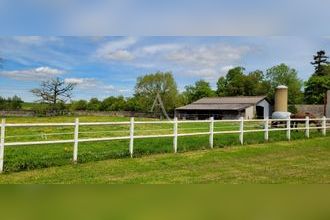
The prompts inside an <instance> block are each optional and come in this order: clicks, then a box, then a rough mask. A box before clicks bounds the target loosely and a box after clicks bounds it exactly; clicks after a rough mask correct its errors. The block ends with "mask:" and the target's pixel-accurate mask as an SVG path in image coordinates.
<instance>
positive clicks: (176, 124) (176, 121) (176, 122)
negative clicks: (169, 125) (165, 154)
mask: <svg viewBox="0 0 330 220" xmlns="http://www.w3.org/2000/svg"><path fill="white" fill-rule="evenodd" d="M173 131H174V138H173V150H174V153H176V152H177V150H178V118H177V117H174V127H173Z"/></svg>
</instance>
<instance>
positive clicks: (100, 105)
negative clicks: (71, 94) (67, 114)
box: [68, 96, 142, 111]
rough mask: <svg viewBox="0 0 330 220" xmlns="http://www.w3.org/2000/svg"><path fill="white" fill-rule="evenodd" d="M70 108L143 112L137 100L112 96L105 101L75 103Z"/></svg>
mask: <svg viewBox="0 0 330 220" xmlns="http://www.w3.org/2000/svg"><path fill="white" fill-rule="evenodd" d="M68 108H69V109H70V110H71V111H142V108H140V107H139V103H138V102H137V99H136V98H134V97H132V98H125V97H123V96H118V97H114V96H110V97H108V98H105V99H103V100H99V99H97V98H92V99H90V100H88V101H86V100H78V101H73V102H72V103H71V104H69V106H68Z"/></svg>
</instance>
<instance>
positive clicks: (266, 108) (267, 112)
mask: <svg viewBox="0 0 330 220" xmlns="http://www.w3.org/2000/svg"><path fill="white" fill-rule="evenodd" d="M257 106H262V107H263V108H264V118H267V117H269V116H270V115H271V112H270V104H269V102H267V101H266V100H265V99H264V100H262V101H261V102H259V103H258V104H257Z"/></svg>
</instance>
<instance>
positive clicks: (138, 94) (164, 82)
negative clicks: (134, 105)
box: [134, 72, 178, 112]
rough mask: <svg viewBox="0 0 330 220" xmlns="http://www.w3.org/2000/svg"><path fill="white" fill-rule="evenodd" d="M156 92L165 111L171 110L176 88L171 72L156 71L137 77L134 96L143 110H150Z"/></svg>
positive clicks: (176, 95) (175, 99) (176, 96)
mask: <svg viewBox="0 0 330 220" xmlns="http://www.w3.org/2000/svg"><path fill="white" fill-rule="evenodd" d="M157 93H159V95H160V97H161V99H162V101H163V103H164V107H165V109H166V111H173V110H174V109H175V107H176V102H177V98H178V89H177V85H176V82H175V80H174V77H173V74H172V73H171V72H157V73H154V74H147V75H144V76H140V77H138V79H137V82H136V86H135V95H134V96H135V98H136V99H137V100H138V101H139V102H140V106H141V107H142V110H143V111H146V112H147V111H150V109H151V107H152V104H153V102H154V100H155V98H156V95H157Z"/></svg>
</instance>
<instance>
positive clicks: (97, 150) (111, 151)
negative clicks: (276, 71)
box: [4, 116, 329, 173]
mask: <svg viewBox="0 0 330 220" xmlns="http://www.w3.org/2000/svg"><path fill="white" fill-rule="evenodd" d="M141 120H150V119H136V121H141ZM73 121H74V117H67V116H63V117H11V118H7V123H46V122H47V123H50V122H73ZM95 121H129V118H125V117H108V116H104V117H100V116H97V117H96V116H85V117H80V122H95ZM245 125H246V128H248V129H258V128H262V124H260V123H251V122H250V123H246V124H245ZM208 130H209V125H208V123H184V124H180V125H179V132H180V133H192V132H207V131H208ZM223 130H236V131H237V130H238V123H224V122H218V123H215V131H223ZM79 131H80V134H79V137H80V138H99V137H114V136H128V134H129V132H128V131H129V127H128V126H127V125H115V126H114V125H107V126H80V128H79ZM172 132H173V125H172V124H148V125H145V124H143V125H136V126H135V135H152V134H172ZM328 133H329V132H328ZM263 135H264V134H263V132H259V133H246V134H245V135H244V142H245V144H257V143H263V142H264V137H263ZM269 136H270V140H269V142H270V143H273V142H277V141H281V140H282V141H283V140H285V139H286V136H285V131H273V132H270V134H269ZM320 136H321V134H320V132H318V131H316V130H311V138H314V137H320ZM208 138H209V137H208V135H202V136H190V137H179V139H178V152H190V151H196V150H203V149H209V143H208ZM303 138H304V132H303V131H299V132H292V139H293V140H296V139H303ZM63 139H73V126H71V127H33V128H16V127H15V128H13V127H12V128H10V127H8V128H7V129H6V142H20V141H45V140H63ZM172 144H173V139H172V138H152V139H136V140H135V141H134V157H141V156H145V155H151V154H159V153H172V152H173V149H172ZM238 144H239V139H238V134H219V135H215V136H214V146H215V148H223V147H225V146H233V145H238ZM128 146H129V142H128V140H123V141H103V142H88V143H79V154H78V163H79V164H80V163H87V162H91V161H101V160H108V159H118V158H128V157H129V153H128ZM72 151H73V144H49V145H39V146H37V145H35V146H18V147H7V148H6V149H5V159H4V161H5V162H4V168H5V172H7V173H8V172H15V171H24V170H32V169H40V168H46V167H53V166H63V165H68V164H71V163H72V154H73V152H72Z"/></svg>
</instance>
